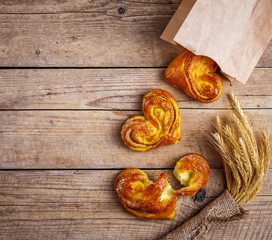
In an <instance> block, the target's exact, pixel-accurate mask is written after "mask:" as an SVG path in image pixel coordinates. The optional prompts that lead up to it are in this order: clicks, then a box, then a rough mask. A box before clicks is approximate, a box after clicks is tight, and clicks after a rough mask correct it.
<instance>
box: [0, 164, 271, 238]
mask: <svg viewBox="0 0 272 240" xmlns="http://www.w3.org/2000/svg"><path fill="white" fill-rule="evenodd" d="M119 172H120V171H118V170H101V171H5V172H3V171H2V172H0V188H1V198H0V233H1V234H0V239H29V238H31V239H34V238H35V239H36V238H39V239H47V238H51V237H52V236H54V238H56V239H158V238H159V237H162V236H164V235H165V234H166V233H167V232H168V231H170V230H173V229H174V228H176V227H177V226H179V225H181V224H182V223H183V222H184V221H186V220H187V219H189V218H190V217H192V216H193V215H195V214H196V213H197V212H199V211H200V209H202V208H203V207H204V206H205V205H207V204H208V203H209V202H210V201H212V200H213V199H215V198H216V197H217V196H219V195H220V193H221V192H222V191H223V189H224V187H225V184H224V175H223V171H222V170H219V169H212V171H211V175H210V179H209V181H208V184H207V185H206V186H205V189H206V192H207V196H208V197H209V198H206V199H205V201H204V202H202V203H198V204H195V203H194V202H193V201H192V199H190V198H189V197H180V198H179V200H178V202H177V211H176V217H175V219H174V220H172V221H168V220H155V221H148V220H140V219H137V218H136V217H134V216H132V215H131V214H129V213H127V212H126V211H125V210H124V209H123V208H122V207H121V205H120V204H119V203H118V200H117V198H116V196H115V193H114V192H113V182H114V180H115V178H116V176H117V175H118V173H119ZM161 172H162V170H146V173H147V174H148V176H149V177H150V179H153V180H156V179H157V177H158V176H159V174H160V173H161ZM166 172H167V173H168V176H169V177H168V178H169V182H170V183H171V184H172V185H173V187H175V188H178V187H179V184H178V183H177V180H176V179H175V177H174V176H173V174H172V172H171V171H169V170H167V171H166ZM271 174H272V173H271V171H270V170H269V172H268V175H267V176H266V180H267V181H266V185H264V187H263V189H262V190H261V192H260V194H259V196H258V197H257V198H256V199H255V200H254V201H252V202H251V203H249V204H247V205H246V206H245V209H246V210H248V211H249V214H248V215H247V216H246V217H245V219H243V220H241V221H239V222H231V223H227V224H225V225H224V226H223V227H220V229H217V230H216V231H214V232H213V233H212V239H229V238H228V237H230V236H231V237H233V238H232V239H250V238H252V237H255V236H256V237H258V239H269V238H266V237H269V236H271V224H270V223H271V220H272V219H271V216H272V215H271V214H272V210H271V209H272V208H271V202H270V201H269V196H271V194H272V192H271V191H272V190H271V189H272V188H271V186H272V181H271ZM233 228H235V229H237V231H235V232H234V231H233ZM124 229H126V230H125V231H124ZM238 233H239V236H238V235H237V234H238ZM219 237H220V238H219ZM247 237H248V238H247ZM255 239H256V238H255Z"/></svg>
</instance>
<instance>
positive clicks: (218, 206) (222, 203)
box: [161, 190, 246, 240]
mask: <svg viewBox="0 0 272 240" xmlns="http://www.w3.org/2000/svg"><path fill="white" fill-rule="evenodd" d="M245 213H246V211H245V210H243V209H242V208H241V207H239V206H238V205H237V204H236V203H235V201H234V199H233V197H232V196H231V195H230V193H229V191H228V190H225V191H224V192H223V194H222V195H220V196H219V197H218V198H217V199H215V200H214V201H212V202H211V203H210V204H208V205H207V206H206V207H205V208H204V209H202V210H201V212H200V213H198V214H197V215H196V216H195V217H193V218H191V219H190V220H188V221H187V222H185V223H184V224H183V225H182V226H180V227H178V228H177V229H175V230H174V231H173V232H170V233H169V234H167V235H166V236H165V237H164V238H162V239H161V240H181V239H182V240H189V239H190V240H191V239H198V240H199V239H205V238H206V237H207V235H208V234H209V232H210V231H212V229H214V228H215V227H216V226H217V225H219V224H222V223H224V222H228V221H232V220H237V219H241V218H243V216H244V215H245Z"/></svg>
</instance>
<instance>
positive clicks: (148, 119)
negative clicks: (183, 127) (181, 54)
mask: <svg viewBox="0 0 272 240" xmlns="http://www.w3.org/2000/svg"><path fill="white" fill-rule="evenodd" d="M142 107H143V112H144V116H133V117H131V118H129V119H128V120H127V121H126V122H125V124H124V125H123V127H122V131H121V136H122V139H123V141H124V143H125V144H126V146H127V147H128V148H130V149H132V150H135V151H139V152H145V151H149V150H151V149H154V148H158V147H161V146H163V145H168V144H173V143H177V142H178V141H179V140H180V112H179V106H178V104H177V101H176V99H175V98H174V96H173V95H172V94H171V93H169V92H167V91H165V90H161V89H156V90H153V91H151V92H149V93H147V94H146V95H145V96H144V98H143V106H142Z"/></svg>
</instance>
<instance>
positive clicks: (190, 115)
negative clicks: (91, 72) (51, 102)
mask: <svg viewBox="0 0 272 240" xmlns="http://www.w3.org/2000/svg"><path fill="white" fill-rule="evenodd" d="M230 113H231V111H230V110H229V111H228V110H207V109H206V110H202V109H193V110H192V109H182V110H181V141H180V142H179V143H177V144H172V145H169V146H164V147H161V148H159V149H156V150H154V151H149V152H144V153H140V152H135V151H132V150H130V149H128V148H127V147H126V146H125V145H124V144H123V142H122V140H121V136H120V132H121V127H122V125H123V124H124V122H125V121H126V120H127V119H128V118H129V117H131V116H132V115H142V112H140V111H2V112H0V122H1V126H0V136H1V137H0V152H1V156H0V159H1V160H0V167H1V168H30V169H31V168H45V169H48V168H50V169H55V168H74V169H78V168H79V169H80V168H88V169H89V168H127V167H139V168H169V167H173V166H174V164H175V162H176V161H177V160H178V159H179V158H180V157H182V156H183V155H185V154H188V153H198V154H201V155H203V156H204V157H206V158H207V160H208V161H209V163H210V164H211V166H212V167H217V168H218V167H221V161H220V160H219V156H218V155H217V153H216V152H215V151H214V150H213V149H212V148H211V146H210V144H209V142H208V140H207V137H206V136H205V133H206V132H207V131H208V130H211V129H212V128H211V120H214V119H215V116H216V115H217V114H218V115H219V116H220V117H224V116H227V115H228V114H230ZM246 114H247V115H248V117H249V119H250V121H251V122H252V124H253V127H254V129H255V130H256V132H258V133H260V131H262V130H263V129H265V128H266V127H267V126H266V125H265V123H269V121H270V119H271V114H272V109H266V110H247V111H246ZM268 130H269V131H270V132H269V134H270V135H271V128H268Z"/></svg>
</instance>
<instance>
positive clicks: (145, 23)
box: [0, 0, 272, 67]
mask: <svg viewBox="0 0 272 240" xmlns="http://www.w3.org/2000/svg"><path fill="white" fill-rule="evenodd" d="M173 3H174V4H173ZM178 4H179V1H174V2H171V1H170V2H167V1H155V2H151V1H141V2H138V1H116V2H112V1H109V0H108V1H106V0H104V1H86V0H80V1H79V3H78V4H74V2H73V1H57V0H51V1H49V3H47V1H42V0H39V1H19V0H17V1H1V3H0V9H1V14H0V43H1V44H0V53H1V55H0V66H2V67H14V66H16V67H162V66H163V67H165V66H167V65H168V64H169V63H170V61H171V60H172V59H173V58H174V57H176V56H177V54H178V53H179V51H177V50H176V49H175V48H174V47H172V46H170V44H168V43H166V42H164V41H162V40H160V38H159V37H160V35H161V33H162V32H163V30H164V28H165V27H166V25H167V24H168V22H169V20H170V19H171V17H172V15H173V13H174V12H175V10H176V8H177V7H178ZM120 7H123V8H124V9H125V13H124V14H119V13H118V8H120ZM271 52H272V42H270V44H269V45H268V47H267V49H266V50H265V52H264V54H263V56H262V58H261V59H260V61H259V63H258V65H257V66H258V67H271V66H272V64H271V61H270V60H271V54H272V53H271Z"/></svg>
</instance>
